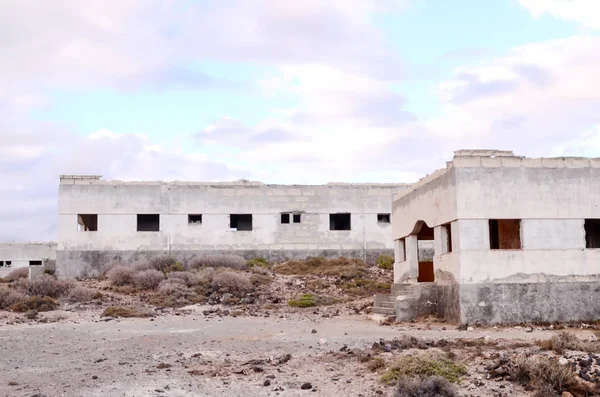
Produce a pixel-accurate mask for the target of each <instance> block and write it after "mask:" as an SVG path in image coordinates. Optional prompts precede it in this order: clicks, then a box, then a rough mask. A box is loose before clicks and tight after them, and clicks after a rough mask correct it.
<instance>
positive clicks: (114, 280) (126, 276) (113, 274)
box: [106, 265, 134, 286]
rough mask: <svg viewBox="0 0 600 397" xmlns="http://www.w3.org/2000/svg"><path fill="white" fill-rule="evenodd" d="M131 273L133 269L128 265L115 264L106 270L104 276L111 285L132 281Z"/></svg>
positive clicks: (126, 283) (125, 283)
mask: <svg viewBox="0 0 600 397" xmlns="http://www.w3.org/2000/svg"><path fill="white" fill-rule="evenodd" d="M133 273H134V271H133V269H132V268H130V267H126V266H123V265H116V266H113V267H112V268H111V269H110V270H109V271H108V272H106V278H108V279H109V280H110V282H111V284H112V285H116V286H121V285H129V284H131V283H132V281H133Z"/></svg>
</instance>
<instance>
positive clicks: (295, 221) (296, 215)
mask: <svg viewBox="0 0 600 397" xmlns="http://www.w3.org/2000/svg"><path fill="white" fill-rule="evenodd" d="M294 223H300V214H294Z"/></svg>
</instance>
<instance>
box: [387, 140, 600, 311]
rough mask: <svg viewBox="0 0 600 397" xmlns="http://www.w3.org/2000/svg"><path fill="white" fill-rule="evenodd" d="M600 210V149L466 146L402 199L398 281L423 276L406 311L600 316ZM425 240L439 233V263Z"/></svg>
mask: <svg viewBox="0 0 600 397" xmlns="http://www.w3.org/2000/svg"><path fill="white" fill-rule="evenodd" d="M599 219H600V159H588V158H541V159H540V158H537V159H534V158H523V157H518V156H514V155H513V154H512V153H511V152H499V151H458V152H456V153H455V157H454V159H453V161H452V162H449V163H448V164H447V167H446V168H445V169H442V170H438V171H436V172H435V173H434V174H432V175H430V176H428V177H426V178H424V179H422V180H421V181H420V182H418V183H417V184H415V185H414V186H413V187H411V188H410V189H408V190H406V191H403V192H400V193H398V194H397V196H396V197H395V199H394V203H393V215H392V225H393V226H392V227H393V238H394V244H395V258H396V260H395V264H394V282H395V283H396V284H398V285H403V284H407V285H411V284H412V285H413V286H415V287H414V288H412V289H411V292H410V293H406V294H400V295H398V298H397V299H396V300H395V302H394V305H395V306H396V311H397V312H398V316H399V317H401V318H402V317H412V316H414V315H417V314H419V313H420V312H421V313H424V312H432V311H433V312H436V313H438V314H441V315H443V316H444V317H446V318H447V319H449V320H452V321H456V322H462V323H473V322H477V321H480V322H485V323H515V322H524V321H545V322H551V321H565V320H581V321H586V320H592V319H599V318H600V304H598V303H597V302H600V221H599ZM419 240H433V241H434V249H435V254H434V261H433V269H427V267H426V266H424V265H423V264H422V263H420V262H419V259H418V258H419V256H418V248H417V246H418V241H419ZM426 271H427V272H429V271H431V277H430V276H429V275H426V277H424V276H423V273H424V272H426ZM397 288H399V287H397ZM405 289H406V288H405ZM425 290H427V291H426V293H425V292H423V291H425ZM419 291H420V292H419ZM422 295H423V296H425V295H426V296H427V300H428V301H429V302H430V303H431V302H432V300H433V301H435V305H431V304H429V305H425V304H424V303H423V302H424V299H422Z"/></svg>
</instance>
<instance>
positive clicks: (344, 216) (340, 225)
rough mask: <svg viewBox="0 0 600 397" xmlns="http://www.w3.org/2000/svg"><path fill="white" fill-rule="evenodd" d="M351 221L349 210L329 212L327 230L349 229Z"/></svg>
mask: <svg viewBox="0 0 600 397" xmlns="http://www.w3.org/2000/svg"><path fill="white" fill-rule="evenodd" d="M351 223H352V220H351V216H350V213H349V212H345V213H338V214H329V230H350V229H351Z"/></svg>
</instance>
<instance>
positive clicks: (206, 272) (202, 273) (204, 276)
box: [196, 267, 217, 284]
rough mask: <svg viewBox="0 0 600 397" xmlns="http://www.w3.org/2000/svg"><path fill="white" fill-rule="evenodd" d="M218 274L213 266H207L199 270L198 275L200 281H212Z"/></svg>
mask: <svg viewBox="0 0 600 397" xmlns="http://www.w3.org/2000/svg"><path fill="white" fill-rule="evenodd" d="M216 274H217V271H216V270H215V269H214V268H213V267H205V268H203V269H200V270H198V272H197V273H196V276H197V277H198V282H201V283H209V284H210V283H212V281H213V278H214V277H215V275H216Z"/></svg>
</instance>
